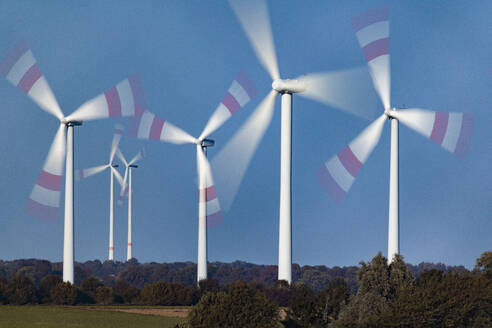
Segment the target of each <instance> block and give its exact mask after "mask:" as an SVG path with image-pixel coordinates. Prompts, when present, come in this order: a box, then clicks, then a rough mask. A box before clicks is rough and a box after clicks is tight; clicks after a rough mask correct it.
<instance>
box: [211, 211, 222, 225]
mask: <svg viewBox="0 0 492 328" xmlns="http://www.w3.org/2000/svg"><path fill="white" fill-rule="evenodd" d="M223 220H224V218H223V216H222V212H221V211H219V212H217V213H214V214H212V215H207V227H208V228H212V227H216V226H218V225H219V224H221V223H222V221H223Z"/></svg>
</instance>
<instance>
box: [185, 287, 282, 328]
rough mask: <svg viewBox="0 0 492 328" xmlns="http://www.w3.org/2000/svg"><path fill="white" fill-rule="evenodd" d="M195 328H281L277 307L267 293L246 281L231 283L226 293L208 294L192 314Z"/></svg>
mask: <svg viewBox="0 0 492 328" xmlns="http://www.w3.org/2000/svg"><path fill="white" fill-rule="evenodd" d="M189 323H190V326H191V327H193V328H213V327H231V328H235V327H237V328H239V327H240V328H270V327H272V328H273V327H278V325H279V318H278V307H277V305H276V304H274V303H271V302H270V301H269V300H268V299H267V297H266V295H265V293H264V292H263V291H261V290H259V289H257V288H253V287H251V286H248V285H247V284H245V283H235V284H233V285H231V286H229V288H228V290H227V292H218V293H206V294H204V295H203V296H202V298H201V299H200V301H199V302H198V304H197V305H196V306H195V307H194V308H193V309H192V310H191V312H190V314H189Z"/></svg>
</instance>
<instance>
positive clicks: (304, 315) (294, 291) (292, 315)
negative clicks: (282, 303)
mask: <svg viewBox="0 0 492 328" xmlns="http://www.w3.org/2000/svg"><path fill="white" fill-rule="evenodd" d="M316 310H317V307H316V299H315V295H314V292H313V291H312V290H311V289H310V288H309V287H308V286H306V285H305V284H303V283H298V284H294V285H293V286H292V287H291V289H290V295H289V311H288V312H287V314H288V317H289V319H290V321H292V322H291V323H289V324H288V325H289V326H290V327H312V326H314V325H315V324H316V322H317V313H316V312H317V311H316Z"/></svg>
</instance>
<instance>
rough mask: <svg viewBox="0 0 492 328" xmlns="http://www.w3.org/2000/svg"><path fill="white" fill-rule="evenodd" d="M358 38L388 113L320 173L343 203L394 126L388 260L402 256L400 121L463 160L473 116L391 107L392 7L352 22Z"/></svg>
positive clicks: (381, 9) (391, 157)
mask: <svg viewBox="0 0 492 328" xmlns="http://www.w3.org/2000/svg"><path fill="white" fill-rule="evenodd" d="M352 24H353V27H354V29H355V32H356V35H357V39H358V40H359V44H360V46H361V48H362V50H363V52H364V55H365V57H366V60H367V63H368V65H369V69H370V72H371V76H372V80H373V83H374V87H375V89H376V91H377V92H378V94H379V96H380V98H381V101H382V104H383V107H384V113H383V114H382V115H381V116H380V117H379V118H377V119H376V120H375V121H374V122H373V123H371V124H370V125H369V126H368V127H367V128H366V129H365V130H364V131H362V133H361V134H360V135H359V136H358V137H357V138H355V139H354V140H353V141H352V142H351V143H350V144H349V145H348V146H347V147H345V148H344V149H343V150H341V151H340V152H339V153H338V154H337V155H335V156H334V157H332V158H331V159H330V160H328V161H327V162H326V163H325V164H324V165H323V166H322V167H321V168H320V169H319V170H318V171H317V172H316V175H317V177H318V180H319V182H320V183H321V186H322V187H323V188H324V189H325V191H326V192H327V193H328V194H329V195H330V196H331V197H332V198H333V199H334V200H335V201H336V202H339V203H340V202H342V201H343V199H344V198H345V195H346V194H347V192H348V191H349V189H350V187H351V186H352V184H353V183H354V180H355V178H356V176H357V174H358V173H359V170H360V168H361V167H362V165H363V164H364V163H365V162H366V160H367V158H368V157H369V155H370V154H371V152H372V151H373V149H374V148H375V147H376V145H377V143H378V142H379V139H380V138H381V133H382V130H383V127H384V122H386V120H388V119H389V120H390V122H391V148H390V151H391V155H390V183H389V222H388V262H392V260H393V259H394V256H395V255H396V254H399V253H400V241H399V195H398V192H399V183H398V175H399V173H398V122H399V121H401V122H402V123H403V124H405V125H407V126H408V127H410V128H412V129H414V130H415V131H417V132H418V133H420V134H422V135H423V136H425V137H427V138H429V139H431V140H433V141H434V142H436V143H437V144H439V145H441V146H442V147H443V148H444V149H446V150H447V151H449V152H451V153H454V154H456V155H457V156H461V157H463V156H464V155H465V153H466V151H467V149H468V146H469V144H470V141H471V135H472V131H473V120H474V119H473V115H472V114H467V113H446V112H431V111H428V110H424V109H420V108H411V109H405V110H403V109H398V108H394V107H393V108H392V107H391V103H390V94H391V93H390V55H389V54H390V48H389V7H388V6H384V7H378V8H374V9H371V10H369V11H367V12H365V13H363V14H361V15H360V16H358V17H356V18H355V19H354V20H353V23H352Z"/></svg>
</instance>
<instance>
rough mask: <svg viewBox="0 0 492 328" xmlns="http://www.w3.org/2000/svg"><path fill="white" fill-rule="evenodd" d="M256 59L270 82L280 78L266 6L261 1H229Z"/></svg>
mask: <svg viewBox="0 0 492 328" xmlns="http://www.w3.org/2000/svg"><path fill="white" fill-rule="evenodd" d="M229 4H230V5H231V7H232V10H233V11H234V13H235V14H236V16H237V18H238V19H239V22H240V23H241V26H242V27H243V29H244V32H245V33H246V35H247V37H248V39H249V42H250V43H251V46H252V47H253V50H254V51H255V53H256V57H257V58H258V60H259V61H260V63H261V64H262V65H263V67H264V68H265V69H266V70H267V72H268V74H270V77H271V78H272V80H276V79H279V78H280V74H279V71H278V63H277V55H276V54H275V45H274V43H273V36H272V28H271V25H270V17H269V14H268V6H267V4H266V3H265V1H263V0H248V1H243V0H229Z"/></svg>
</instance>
